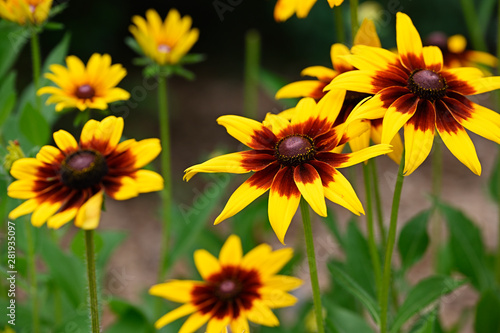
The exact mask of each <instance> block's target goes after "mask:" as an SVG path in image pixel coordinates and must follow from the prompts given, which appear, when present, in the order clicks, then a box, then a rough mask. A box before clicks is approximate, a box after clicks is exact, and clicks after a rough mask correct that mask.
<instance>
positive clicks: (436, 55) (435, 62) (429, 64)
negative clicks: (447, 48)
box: [422, 46, 443, 72]
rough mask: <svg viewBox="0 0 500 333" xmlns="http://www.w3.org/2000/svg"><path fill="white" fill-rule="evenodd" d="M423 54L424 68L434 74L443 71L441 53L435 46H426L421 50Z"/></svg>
mask: <svg viewBox="0 0 500 333" xmlns="http://www.w3.org/2000/svg"><path fill="white" fill-rule="evenodd" d="M422 52H423V54H424V61H425V66H426V68H427V69H431V70H433V71H435V72H440V71H441V69H443V53H442V52H441V49H440V48H439V47H437V46H426V47H424V48H423V50H422Z"/></svg>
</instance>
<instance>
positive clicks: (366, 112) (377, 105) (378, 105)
mask: <svg viewBox="0 0 500 333" xmlns="http://www.w3.org/2000/svg"><path fill="white" fill-rule="evenodd" d="M384 104H385V103H384V101H382V99H381V96H380V94H377V95H375V96H373V97H369V98H367V99H364V100H363V101H361V102H360V103H359V104H358V105H357V106H356V107H355V108H354V109H353V110H352V111H351V114H350V115H349V116H348V117H347V119H346V121H345V123H346V124H347V125H348V124H350V123H351V122H354V121H357V120H362V119H380V118H382V117H384V115H385V112H386V110H387V109H385V108H384Z"/></svg>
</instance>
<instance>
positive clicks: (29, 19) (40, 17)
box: [0, 0, 52, 25]
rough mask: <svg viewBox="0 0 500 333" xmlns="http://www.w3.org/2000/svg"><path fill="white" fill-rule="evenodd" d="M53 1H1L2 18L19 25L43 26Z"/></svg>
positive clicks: (0, 12)
mask: <svg viewBox="0 0 500 333" xmlns="http://www.w3.org/2000/svg"><path fill="white" fill-rule="evenodd" d="M51 7H52V0H1V1H0V17H2V18H4V19H6V20H9V21H12V22H16V23H17V24H19V25H25V24H28V23H30V24H37V25H38V24H42V23H43V22H45V21H46V20H47V17H48V16H49V13H50V8H51Z"/></svg>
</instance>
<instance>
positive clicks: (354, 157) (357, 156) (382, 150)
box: [337, 144, 392, 168]
mask: <svg viewBox="0 0 500 333" xmlns="http://www.w3.org/2000/svg"><path fill="white" fill-rule="evenodd" d="M391 151H392V146H391V145H388V144H379V145H374V146H370V147H368V148H365V149H361V150H359V151H356V152H353V153H349V154H342V156H343V157H344V158H345V157H347V160H346V161H345V162H342V163H340V164H339V165H338V166H337V168H346V167H349V166H351V165H355V164H358V163H361V162H364V161H366V160H369V159H370V158H373V157H375V156H380V155H384V154H387V153H389V152H391Z"/></svg>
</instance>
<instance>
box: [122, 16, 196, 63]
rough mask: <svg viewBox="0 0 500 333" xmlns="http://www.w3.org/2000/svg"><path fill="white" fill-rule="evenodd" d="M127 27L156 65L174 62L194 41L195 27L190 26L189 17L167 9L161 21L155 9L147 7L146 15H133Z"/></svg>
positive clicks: (177, 60)
mask: <svg viewBox="0 0 500 333" xmlns="http://www.w3.org/2000/svg"><path fill="white" fill-rule="evenodd" d="M132 21H133V23H134V24H135V25H131V26H130V28H129V30H130V32H131V33H132V35H134V38H135V39H136V41H137V43H138V44H139V46H140V47H141V49H142V51H143V52H144V54H145V55H146V56H148V57H149V58H151V59H153V61H154V62H156V63H157V64H159V65H165V64H171V65H173V64H176V63H178V62H179V61H180V60H181V59H182V57H183V56H184V55H186V53H188V52H189V50H190V49H191V47H192V46H193V45H194V43H196V41H197V40H198V36H199V31H198V29H196V28H193V29H191V23H192V20H191V17H190V16H187V15H186V16H184V17H182V18H181V15H180V14H179V12H178V11H177V10H176V9H171V10H170V11H169V12H168V14H167V18H166V19H165V21H162V19H161V17H160V15H159V14H158V12H156V11H155V10H154V9H149V10H148V11H147V12H146V19H144V18H143V17H141V16H138V15H136V16H134V17H133V18H132Z"/></svg>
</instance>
